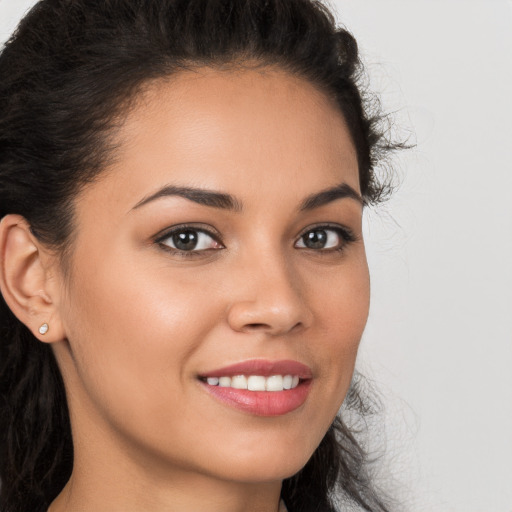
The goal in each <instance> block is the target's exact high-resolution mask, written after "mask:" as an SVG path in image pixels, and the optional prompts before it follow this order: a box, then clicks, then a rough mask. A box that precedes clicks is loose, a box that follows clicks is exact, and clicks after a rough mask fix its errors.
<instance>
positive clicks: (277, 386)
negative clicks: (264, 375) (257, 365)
mask: <svg viewBox="0 0 512 512" xmlns="http://www.w3.org/2000/svg"><path fill="white" fill-rule="evenodd" d="M265 388H266V390H267V391H283V376H282V375H272V377H269V378H268V379H267V383H266V386H265Z"/></svg>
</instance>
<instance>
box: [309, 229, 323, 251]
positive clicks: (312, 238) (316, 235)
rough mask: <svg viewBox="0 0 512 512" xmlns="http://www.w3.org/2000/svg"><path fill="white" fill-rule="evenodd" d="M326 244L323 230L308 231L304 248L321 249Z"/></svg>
mask: <svg viewBox="0 0 512 512" xmlns="http://www.w3.org/2000/svg"><path fill="white" fill-rule="evenodd" d="M326 242H327V233H326V232H325V231H324V230H323V229H319V230H317V231H310V232H309V233H308V234H307V235H306V236H305V240H304V244H305V245H306V247H309V248H310V249H322V247H324V245H325V243H326Z"/></svg>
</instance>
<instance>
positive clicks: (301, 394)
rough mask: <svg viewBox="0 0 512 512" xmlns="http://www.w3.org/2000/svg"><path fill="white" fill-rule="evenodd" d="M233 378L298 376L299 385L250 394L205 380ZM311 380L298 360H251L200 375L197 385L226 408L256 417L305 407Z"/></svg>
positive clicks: (309, 372) (280, 413)
mask: <svg viewBox="0 0 512 512" xmlns="http://www.w3.org/2000/svg"><path fill="white" fill-rule="evenodd" d="M234 375H261V376H263V377H269V376H271V375H297V376H298V377H299V378H300V382H299V384H298V386H297V387H295V388H293V389H286V390H283V391H249V390H246V389H234V388H230V387H220V386H210V385H208V383H207V382H206V381H205V380H206V378H208V377H219V376H226V377H233V376H234ZM312 377H313V372H312V371H311V368H309V367H308V366H306V365H305V364H302V363H299V362H298V361H291V360H281V361H267V360H262V359H253V360H250V361H244V362H242V363H236V364H233V365H230V366H225V367H223V368H218V369H216V370H212V371H209V372H207V373H204V374H201V375H200V376H199V383H200V384H201V386H202V387H203V389H205V390H206V392H207V393H208V394H209V395H210V396H212V397H213V398H215V399H217V400H219V401H220V402H222V403H223V404H225V405H227V406H230V407H233V408H235V409H238V410H240V411H243V412H245V413H249V414H253V415H255V416H282V415H284V414H288V413H290V412H292V411H294V410H296V409H298V408H299V407H300V406H301V405H302V404H304V402H305V401H306V399H307V397H308V395H309V392H310V390H311V385H312Z"/></svg>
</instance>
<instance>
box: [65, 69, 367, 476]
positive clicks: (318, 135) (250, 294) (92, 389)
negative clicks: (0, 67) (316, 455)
mask: <svg viewBox="0 0 512 512" xmlns="http://www.w3.org/2000/svg"><path fill="white" fill-rule="evenodd" d="M117 137H118V140H119V149H118V150H117V153H116V159H115V163H114V164H113V165H112V166H111V167H110V168H109V169H107V170H106V171H105V172H104V173H103V174H102V175H101V177H100V178H99V179H98V180H97V181H96V182H95V183H94V184H92V185H90V186H89V187H88V188H86V189H84V190H83V191H82V192H81V193H80V195H79V197H78V198H77V201H76V226H77V227H76V239H75V240H74V242H73V252H72V255H71V256H70V257H71V261H70V268H71V271H70V275H68V276H67V277H64V275H63V274H61V276H62V277H61V279H62V289H63V290H64V291H63V295H62V299H61V300H60V302H59V305H58V308H59V314H60V317H61V320H62V322H63V325H64V328H65V331H66V337H67V340H68V341H67V342H66V343H65V344H64V345H61V346H60V347H57V348H56V353H57V357H58V361H59V364H60V367H61V370H62V372H63V376H64V379H65V382H66V386H67V390H68V400H69V404H70V412H71V418H72V424H73V429H74V436H75V445H76V450H77V452H76V453H77V456H80V454H82V456H83V457H86V456H87V453H93V452H94V451H95V450H96V451H99V450H101V451H102V453H105V451H107V452H108V453H109V457H111V458H112V460H118V461H119V460H121V459H122V458H123V457H126V458H130V459H131V460H137V461H138V462H139V463H144V464H147V465H148V467H152V468H154V467H159V468H167V469H169V470H172V471H174V472H176V474H177V473H179V472H180V471H181V472H188V473H196V474H202V475H207V476H209V477H211V478H218V479H223V480H230V481H244V482H258V481H273V480H281V479H283V478H286V477H288V476H291V475H292V474H294V473H295V472H297V471H298V470H299V469H300V468H301V467H302V466H303V465H304V464H305V463H306V462H307V460H308V459H309V457H310V456H311V455H312V453H313V451H314V450H315V448H316V447H317V446H318V444H319V442H320V441H321V439H322V437H323V436H324V434H325V432H326V431H327V429H328V427H329V425H330V423H331V422H332V420H333V418H334V416H335V415H336V412H337V411H338V408H339V407H340V405H341V403H342V401H343V399H344V397H345V394H346V392H347V389H348V387H349V384H350V380H351V376H352V372H353V368H354V362H355V358H356V352H357V348H358V344H359V341H360V338H361V335H362V332H363V328H364V325H365V322H366V318H367V314H368V302H369V278H368V269H367V264H366V257H365V251H364V245H363V239H362V233H361V216H362V205H361V202H360V199H359V192H360V190H359V180H358V167H357V159H356V153H355V150H354V147H353V144H352V142H351V140H350V137H349V134H348V131H347V128H346V126H345V124H344V120H343V118H342V116H341V114H340V113H339V111H338V110H337V109H336V107H335V105H334V104H333V103H331V101H330V100H329V98H327V97H326V96H325V95H324V94H323V93H321V92H319V91H318V90H317V89H316V88H315V87H314V86H312V85H311V84H309V83H308V82H306V81H303V80H302V79H300V78H297V77H293V76H290V75H288V74H286V73H285V72H282V71H279V70H275V69H274V70H272V69H266V70H258V71H255V70H247V71H239V72H235V71H214V70H207V69H205V70H199V71H196V72H187V73H184V74H181V75H179V76H177V77H174V78H173V79H172V80H169V81H166V82H163V81H162V82H160V83H157V84H153V85H151V86H150V87H148V89H147V90H146V91H145V92H144V94H143V95H141V97H140V98H139V101H138V102H137V105H136V107H135V108H134V110H133V111H132V112H131V113H130V114H129V116H128V118H127V119H126V122H125V123H124V125H123V127H122V128H120V131H119V132H118V133H117ZM297 381H298V382H297ZM247 387H249V388H250V389H247ZM241 388H246V389H241ZM286 388H291V389H286ZM116 458H117V459H116ZM149 464H150V465H149Z"/></svg>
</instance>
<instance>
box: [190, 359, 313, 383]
mask: <svg viewBox="0 0 512 512" xmlns="http://www.w3.org/2000/svg"><path fill="white" fill-rule="evenodd" d="M234 375H261V376H262V377H270V376H271V375H297V376H298V377H299V378H300V379H311V378H312V377H313V372H312V371H311V368H310V367H309V366H307V365H305V364H302V363H299V362H298V361H293V360H290V359H283V360H279V361H269V360H266V359H250V360H248V361H243V362H240V363H235V364H231V365H229V366H224V367H223V368H217V369H215V370H211V371H208V372H206V373H202V374H201V375H200V377H206V378H208V377H224V376H225V377H233V376H234Z"/></svg>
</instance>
